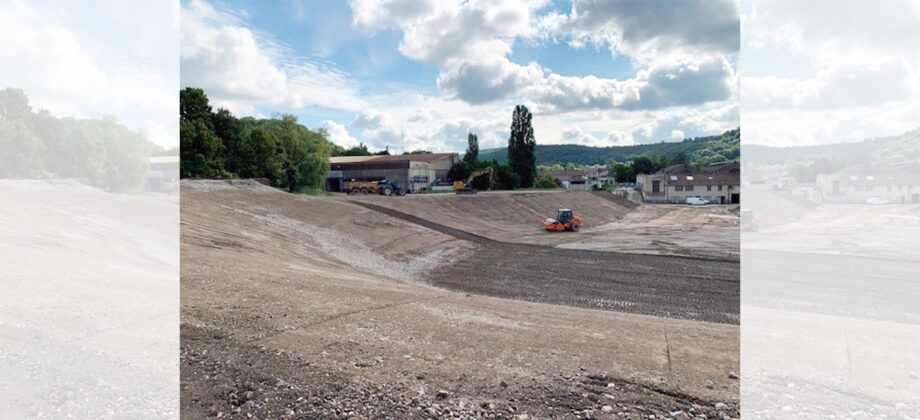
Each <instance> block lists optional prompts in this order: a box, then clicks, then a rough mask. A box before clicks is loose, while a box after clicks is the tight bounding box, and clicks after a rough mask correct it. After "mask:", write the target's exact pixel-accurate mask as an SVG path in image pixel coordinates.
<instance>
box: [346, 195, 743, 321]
mask: <svg viewBox="0 0 920 420" xmlns="http://www.w3.org/2000/svg"><path fill="white" fill-rule="evenodd" d="M353 203H354V204H356V205H359V206H362V207H364V208H367V209H370V210H374V211H378V212H381V213H383V214H386V215H389V216H392V217H396V218H399V219H402V220H405V221H408V222H411V223H415V224H418V225H420V226H423V227H426V228H429V229H432V230H435V231H438V232H441V233H444V234H447V235H450V236H453V237H455V238H457V239H461V240H465V241H469V242H472V243H475V244H477V245H478V246H477V249H476V250H475V251H474V252H473V254H472V255H470V256H468V257H466V258H464V259H462V260H460V261H456V262H454V263H452V264H447V265H442V266H440V267H438V268H436V269H435V270H433V271H432V272H431V273H429V274H428V276H427V280H428V281H429V282H430V283H431V284H433V285H435V286H439V287H444V288H447V289H452V290H459V291H463V292H468V293H476V294H483V295H489V296H497V297H502V298H509V299H517V300H525V301H531V302H543V303H553V304H561V305H568V306H578V307H586V308H592V309H602V310H609V311H617V312H629V313H639V314H644V315H654V316H663V317H669V318H680V319H691V320H701V321H709V322H718V323H726V324H738V322H739V313H740V309H739V304H740V299H739V295H740V281H739V278H740V267H739V264H738V262H737V261H731V260H713V259H705V258H697V257H674V256H662V255H648V254H626V253H614V252H604V251H587V250H578V249H565V248H553V247H550V246H546V245H534V244H519V243H508V242H500V241H496V240H493V239H490V238H486V237H483V236H480V235H476V234H473V233H470V232H466V231H462V230H459V229H455V228H451V227H448V226H444V225H441V224H439V223H435V222H432V221H429V220H426V219H423V218H421V217H418V216H414V215H411V214H406V213H403V212H400V211H398V210H393V209H390V208H386V207H382V206H378V205H374V204H370V203H365V202H353Z"/></svg>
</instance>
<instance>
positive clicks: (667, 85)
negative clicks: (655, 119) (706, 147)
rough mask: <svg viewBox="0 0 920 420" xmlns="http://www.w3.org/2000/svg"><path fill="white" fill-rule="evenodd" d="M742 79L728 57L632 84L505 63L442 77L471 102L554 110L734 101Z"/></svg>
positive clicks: (650, 74)
mask: <svg viewBox="0 0 920 420" xmlns="http://www.w3.org/2000/svg"><path fill="white" fill-rule="evenodd" d="M736 83H737V75H736V74H735V72H734V70H733V69H732V67H731V65H730V64H729V63H728V61H727V60H726V59H725V58H723V57H717V58H712V59H709V60H706V61H703V62H687V63H660V64H655V65H653V66H652V67H650V68H649V69H647V70H642V71H640V72H639V73H638V74H637V75H636V77H634V78H631V79H627V80H623V81H620V80H616V79H605V78H598V77H595V76H585V77H573V76H560V75H558V74H554V73H548V72H547V71H546V70H544V69H542V68H541V67H540V66H539V65H538V64H536V63H531V64H529V65H527V66H521V65H518V64H515V63H512V62H510V61H509V60H507V59H506V58H503V57H502V58H495V59H493V60H490V61H487V62H482V63H480V62H477V63H468V62H463V63H462V64H460V65H459V67H458V68H457V69H448V70H446V71H445V72H442V73H441V75H440V76H439V77H438V88H439V89H441V90H444V91H450V92H453V93H454V94H455V96H456V97H457V98H459V99H461V100H463V101H465V102H467V103H471V104H481V103H487V102H492V101H495V100H499V99H505V98H508V97H515V98H520V99H522V100H525V101H530V102H536V103H538V104H540V105H542V106H543V107H544V108H545V109H547V110H549V111H561V112H566V111H573V110H585V109H614V108H620V109H628V110H644V109H659V108H667V107H673V106H685V105H701V104H705V103H708V102H714V101H723V100H728V99H731V98H732V97H734V96H735V91H736V89H735V88H734V86H735V85H736Z"/></svg>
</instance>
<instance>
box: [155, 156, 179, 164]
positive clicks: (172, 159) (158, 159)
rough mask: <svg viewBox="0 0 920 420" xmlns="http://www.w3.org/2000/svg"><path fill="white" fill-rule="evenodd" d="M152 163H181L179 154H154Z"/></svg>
mask: <svg viewBox="0 0 920 420" xmlns="http://www.w3.org/2000/svg"><path fill="white" fill-rule="evenodd" d="M150 163H179V156H152V157H150Z"/></svg>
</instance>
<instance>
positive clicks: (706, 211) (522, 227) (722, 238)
mask: <svg viewBox="0 0 920 420" xmlns="http://www.w3.org/2000/svg"><path fill="white" fill-rule="evenodd" d="M335 199H341V200H348V201H350V202H355V203H367V204H372V205H376V206H381V207H386V208H389V209H392V210H396V211H399V212H400V213H402V214H408V215H410V216H413V217H417V218H420V219H424V220H427V221H431V222H434V223H437V224H439V225H442V226H447V227H450V228H454V229H458V230H461V231H464V232H469V233H472V234H476V235H478V236H482V237H486V238H489V239H494V240H496V241H500V242H508V243H521V244H532V245H546V246H553V247H558V248H571V249H585V250H592V251H604V252H626V253H633V254H653V255H673V256H689V257H701V258H713V259H723V260H725V259H728V260H735V261H737V259H738V248H739V243H740V239H739V230H738V206H737V205H726V206H721V205H712V206H686V205H669V204H664V205H638V204H636V203H633V202H631V201H628V200H624V199H620V198H618V197H615V196H613V195H612V194H610V193H605V192H588V191H538V192H531V191H527V192H508V191H494V192H483V193H479V194H476V195H454V194H431V195H414V196H412V195H410V196H406V197H382V196H373V195H371V196H337V197H335ZM560 208H571V209H573V210H574V211H575V214H577V215H579V216H580V217H581V218H582V220H584V223H585V225H584V227H583V229H582V230H581V231H580V232H579V233H578V234H577V235H573V234H548V233H547V232H545V231H544V230H543V229H541V228H540V221H541V220H543V219H545V218H546V217H550V216H553V215H555V213H556V210H557V209H560Z"/></svg>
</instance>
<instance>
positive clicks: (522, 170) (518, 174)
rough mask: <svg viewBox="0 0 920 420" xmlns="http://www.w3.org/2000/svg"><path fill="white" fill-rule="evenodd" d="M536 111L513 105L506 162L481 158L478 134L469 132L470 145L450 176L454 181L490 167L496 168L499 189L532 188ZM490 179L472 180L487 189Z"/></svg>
mask: <svg viewBox="0 0 920 420" xmlns="http://www.w3.org/2000/svg"><path fill="white" fill-rule="evenodd" d="M532 120H533V114H531V113H530V111H529V110H528V109H527V107H526V106H524V105H517V106H515V107H514V112H513V113H512V114H511V134H510V136H509V137H508V147H507V149H506V150H507V156H508V159H507V163H505V164H503V163H499V162H498V161H497V160H495V159H491V160H480V159H479V137H478V136H477V135H476V134H473V133H469V134H468V135H467V149H466V153H464V155H463V159H462V160H461V161H460V162H457V163H456V164H454V165H453V166H452V167H451V168H450V171H449V172H448V173H447V177H448V178H449V179H450V180H452V181H466V179H467V178H468V177H469V176H470V174H472V173H473V172H474V171H478V170H483V169H485V168H488V167H491V168H492V170H493V171H494V174H495V175H494V185H493V186H492V187H494V188H495V189H500V190H512V189H515V188H531V187H533V186H535V182H536V177H537V158H536V154H535V151H536V144H537V143H536V139H535V137H534V132H533V125H532ZM488 182H489V181H488V179H487V178H486V177H479V178H476V179H474V180H473V187H474V188H477V189H487V188H488V187H489V185H488Z"/></svg>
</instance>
